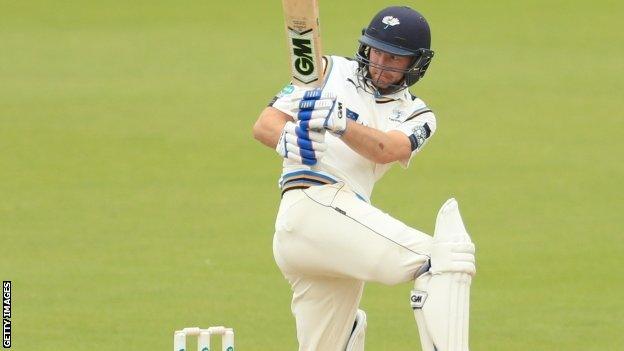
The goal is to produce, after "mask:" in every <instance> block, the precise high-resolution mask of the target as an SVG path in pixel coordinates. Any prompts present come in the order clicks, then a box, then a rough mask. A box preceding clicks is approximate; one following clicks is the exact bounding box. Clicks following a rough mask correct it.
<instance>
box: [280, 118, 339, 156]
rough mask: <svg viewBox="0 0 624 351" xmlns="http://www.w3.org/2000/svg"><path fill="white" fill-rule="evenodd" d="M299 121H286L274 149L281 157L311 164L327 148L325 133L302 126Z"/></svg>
mask: <svg viewBox="0 0 624 351" xmlns="http://www.w3.org/2000/svg"><path fill="white" fill-rule="evenodd" d="M301 122H303V121H300V122H298V123H293V122H286V125H285V126H284V129H283V130H282V134H280V138H279V140H278V142H277V146H276V147H275V151H277V153H278V154H280V156H282V157H283V158H287V159H289V160H292V161H295V162H298V163H301V164H304V165H308V166H313V165H315V164H316V163H317V162H318V161H319V160H320V159H321V158H322V157H323V153H324V151H325V150H326V149H327V147H326V145H325V133H324V131H323V132H319V131H314V130H309V129H307V128H303V127H302V126H301V125H300V123H301Z"/></svg>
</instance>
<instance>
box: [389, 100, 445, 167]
mask: <svg viewBox="0 0 624 351" xmlns="http://www.w3.org/2000/svg"><path fill="white" fill-rule="evenodd" d="M392 130H398V131H400V132H402V133H403V134H405V135H406V136H407V137H408V139H409V141H410V144H411V147H412V153H411V154H410V157H409V158H408V159H406V160H401V161H399V162H400V164H401V166H402V167H403V168H407V167H408V166H409V164H410V160H411V159H412V158H413V157H414V155H415V154H416V153H418V152H419V151H420V150H422V148H423V147H424V146H425V144H427V142H428V141H429V139H431V137H432V136H433V134H434V133H435V131H436V118H435V115H434V114H433V112H431V110H430V109H429V108H427V107H423V108H421V109H419V110H416V111H415V112H414V113H412V115H411V116H409V117H408V118H406V119H405V121H403V122H401V123H400V124H399V125H397V126H396V127H394V128H392Z"/></svg>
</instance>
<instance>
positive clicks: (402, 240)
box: [273, 182, 432, 351]
mask: <svg viewBox="0 0 624 351" xmlns="http://www.w3.org/2000/svg"><path fill="white" fill-rule="evenodd" d="M431 240H432V239H431V237H430V236H429V235H427V234H424V233H422V232H420V231H418V230H416V229H413V228H410V227H408V226H407V225H405V224H404V223H402V222H400V221H398V220H396V219H394V218H392V217H390V216H389V215H388V214H386V213H383V212H382V211H380V210H379V209H377V208H375V207H374V206H372V205H370V204H369V203H367V202H365V201H363V200H361V199H359V198H358V197H357V195H356V194H355V193H354V192H353V191H352V190H350V189H349V188H348V187H347V186H346V185H345V184H344V183H342V182H340V183H336V184H330V185H323V186H313V187H310V188H308V189H304V190H301V189H294V190H290V191H287V192H286V193H285V194H284V196H283V198H282V201H281V203H280V207H279V212H278V214H277V219H276V222H275V236H274V238H273V255H274V257H275V261H276V262H277V265H278V266H279V268H280V270H281V271H282V273H283V274H284V276H285V277H286V279H287V280H288V281H289V282H290V285H291V287H292V291H293V298H292V304H291V309H292V313H293V315H294V316H295V320H296V324H297V339H298V341H299V350H300V351H332V350H336V351H342V350H344V349H345V347H346V344H347V341H348V339H349V335H350V333H351V330H352V328H353V323H354V321H355V315H356V311H357V308H358V305H359V303H360V299H361V297H362V291H363V289H364V283H365V282H379V283H383V284H388V285H393V284H398V283H402V282H407V281H410V280H413V279H414V278H415V275H417V274H419V272H420V271H419V270H420V269H421V268H424V269H426V268H427V265H426V263H427V262H428V259H429V249H430V244H431ZM406 304H407V302H406Z"/></svg>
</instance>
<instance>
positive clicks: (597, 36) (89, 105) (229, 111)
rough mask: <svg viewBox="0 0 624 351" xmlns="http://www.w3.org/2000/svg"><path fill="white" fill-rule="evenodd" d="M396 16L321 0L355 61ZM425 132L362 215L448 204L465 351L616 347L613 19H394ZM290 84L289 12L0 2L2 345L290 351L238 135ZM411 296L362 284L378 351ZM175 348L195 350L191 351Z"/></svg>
mask: <svg viewBox="0 0 624 351" xmlns="http://www.w3.org/2000/svg"><path fill="white" fill-rule="evenodd" d="M395 4H397V3H396V2H392V3H387V2H383V1H334V2H331V1H324V0H321V26H322V37H323V46H324V50H325V52H326V53H331V54H336V55H342V56H352V55H353V54H354V53H355V51H356V49H357V39H358V37H359V34H360V31H361V29H362V28H363V27H364V26H366V25H367V24H368V22H369V20H370V18H371V17H372V16H373V15H374V14H375V13H376V12H377V11H378V10H379V9H381V8H383V7H385V6H388V5H395ZM403 4H406V5H409V6H411V7H413V8H415V9H417V10H419V11H420V12H422V13H423V14H424V15H425V17H426V18H427V19H428V21H429V23H430V25H431V28H432V46H433V49H434V50H435V52H436V56H435V58H434V61H433V63H432V64H431V67H430V69H429V71H428V73H427V76H426V77H425V79H424V80H422V81H421V82H419V83H418V84H417V85H416V86H414V87H413V89H412V92H413V93H414V94H415V95H417V96H419V97H421V98H422V99H423V100H424V101H426V102H427V103H428V105H429V106H430V107H431V108H432V109H433V110H434V112H435V113H436V115H437V118H438V130H437V133H436V136H435V138H433V139H432V140H431V141H430V143H429V144H428V146H427V147H426V148H425V150H424V152H423V153H421V154H420V155H418V156H417V157H416V158H415V159H414V161H413V162H412V164H411V166H410V168H409V169H408V170H407V171H403V170H401V169H400V167H396V169H393V170H392V171H391V172H390V173H389V174H388V175H387V176H386V177H385V178H384V179H383V180H382V181H381V182H380V183H378V186H377V188H376V190H375V193H374V194H373V203H374V204H375V205H376V206H378V207H379V208H381V209H383V210H384V211H386V212H389V213H390V214H392V215H393V216H395V217H397V218H399V219H401V220H403V221H404V222H406V223H408V224H410V225H411V226H414V227H415V228H418V229H421V230H423V231H426V232H432V231H433V225H434V220H435V215H436V213H437V210H438V208H439V206H440V205H441V204H442V203H443V202H444V201H445V200H446V199H447V198H448V197H450V196H455V197H457V198H458V200H459V202H460V206H461V208H462V213H463V217H464V220H465V222H466V225H467V227H468V230H469V231H470V233H471V235H472V237H473V240H474V241H475V243H476V245H477V250H478V255H477V259H478V274H477V276H476V278H475V279H474V281H473V289H472V301H471V304H472V305H471V325H470V329H471V336H470V337H471V347H472V349H474V350H508V351H510V350H563V349H565V350H621V349H622V348H624V336H623V334H622V330H623V329H624V302H623V300H622V289H624V281H623V280H622V277H623V276H624V268H622V267H623V265H622V264H621V263H620V261H621V258H622V256H623V254H624V239H623V236H622V235H623V234H624V233H623V231H622V216H621V212H622V210H623V207H624V206H623V205H622V180H623V179H624V177H623V176H624V174H623V173H624V166H623V165H622V162H621V159H622V151H624V150H623V141H622V138H621V137H620V136H621V134H622V117H623V116H622V111H623V103H622V100H623V99H622V91H623V88H624V84H623V83H622V82H623V79H624V64H623V62H624V61H623V60H622V57H623V56H622V55H623V54H624V46H623V43H624V41H623V36H622V30H621V24H619V25H618V24H617V23H621V14H622V13H623V10H624V6H623V5H622V3H621V2H617V1H607V0H600V1H594V2H591V3H589V2H581V1H507V2H492V1H406V2H404V3H403ZM288 80H289V73H288V66H287V51H286V40H285V34H284V23H283V15H282V7H281V2H280V1H271V2H269V1H238V2H225V1H224V2H219V1H164V0H150V1H144V0H137V1H131V2H127V1H117V0H109V1H55V2H52V1H1V2H0V198H1V201H0V247H1V249H0V255H1V256H0V276H1V277H2V279H3V280H12V281H13V318H12V322H13V348H14V349H15V350H35V349H37V350H62V349H67V350H112V349H125V350H146V349H150V350H157V349H165V350H166V349H170V348H171V344H172V335H173V331H174V329H176V328H182V327H185V326H195V325H198V326H209V325H220V324H225V325H227V326H231V327H234V328H235V331H236V343H237V348H239V349H241V350H293V349H296V335H295V328H294V320H293V318H292V316H291V314H290V306H289V304H290V290H289V286H288V284H287V282H286V281H285V280H284V279H283V278H282V276H281V274H280V272H279V270H278V269H277V267H276V266H275V264H274V262H273V257H272V250H271V242H272V234H273V221H274V217H275V214H276V209H277V206H278V202H279V191H278V188H277V186H276V184H277V178H278V177H279V173H280V170H281V163H280V159H279V157H278V156H277V155H276V154H275V153H274V151H272V150H270V149H268V148H266V147H263V146H261V145H260V144H259V143H257V142H256V141H254V140H253V137H252V135H251V127H252V125H253V123H254V122H255V119H256V118H257V116H258V114H259V112H260V111H261V110H262V109H263V108H264V106H266V104H267V103H268V101H269V100H270V99H271V98H272V97H273V95H274V94H275V93H276V92H278V91H279V90H280V89H281V88H282V87H283V86H284V85H285V84H286V83H287V82H288ZM410 289H411V284H404V285H400V286H395V287H387V286H382V285H378V284H369V285H368V286H367V288H366V290H365V293H364V299H363V302H362V307H363V308H364V309H365V310H366V311H367V313H368V315H369V327H368V332H367V335H366V338H367V348H368V349H369V350H390V349H393V350H408V349H411V350H418V349H419V348H420V346H419V345H420V344H419V341H418V337H417V330H416V326H415V322H414V319H413V314H412V312H411V309H410V307H409V302H408V295H409V290H410ZM190 345H191V346H190V347H189V348H190V349H193V348H194V347H195V346H194V345H193V344H192V343H191V344H190Z"/></svg>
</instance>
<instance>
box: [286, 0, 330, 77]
mask: <svg viewBox="0 0 624 351" xmlns="http://www.w3.org/2000/svg"><path fill="white" fill-rule="evenodd" d="M282 5H283V6H284V20H285V23H286V38H287V40H288V50H289V53H290V55H289V56H290V71H291V75H292V81H293V84H295V85H297V86H302V87H311V88H316V87H321V86H322V85H323V61H322V60H323V58H322V57H323V56H322V51H321V30H320V25H319V7H318V0H282Z"/></svg>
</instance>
